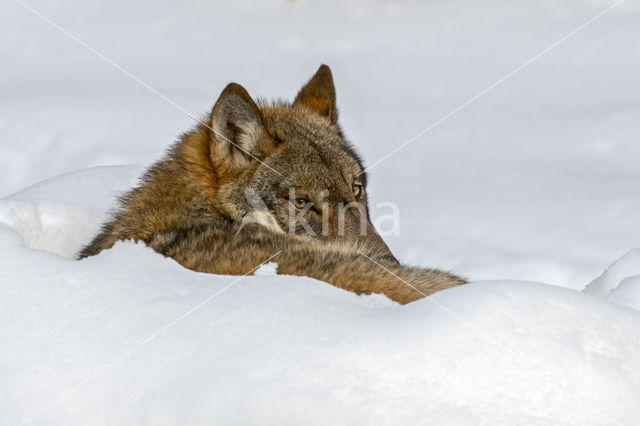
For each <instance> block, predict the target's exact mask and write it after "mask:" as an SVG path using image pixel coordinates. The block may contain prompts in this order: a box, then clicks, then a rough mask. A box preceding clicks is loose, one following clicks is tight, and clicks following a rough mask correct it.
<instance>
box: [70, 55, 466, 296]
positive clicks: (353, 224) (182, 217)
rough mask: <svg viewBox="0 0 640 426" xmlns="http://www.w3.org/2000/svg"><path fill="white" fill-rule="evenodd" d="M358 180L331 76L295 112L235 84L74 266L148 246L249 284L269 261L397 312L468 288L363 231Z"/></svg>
mask: <svg viewBox="0 0 640 426" xmlns="http://www.w3.org/2000/svg"><path fill="white" fill-rule="evenodd" d="M363 170H364V168H363V166H362V163H361V161H360V159H359V157H358V156H357V155H356V153H355V151H354V150H353V148H351V146H350V145H349V144H348V143H347V142H346V141H345V139H344V137H343V134H342V131H341V130H340V128H339V126H338V112H337V108H336V96H335V88H334V84H333V78H332V75H331V71H330V70H329V67H327V66H326V65H323V66H321V67H320V68H319V70H318V71H317V72H316V74H315V75H314V77H313V78H312V79H311V80H310V81H309V82H308V83H307V84H306V85H305V86H304V87H303V88H302V90H301V91H300V92H299V93H298V96H297V97H296V99H295V101H294V102H293V103H291V104H289V103H285V102H277V103H268V102H259V103H257V104H256V103H255V102H254V101H253V100H252V99H251V97H250V96H249V94H248V93H247V92H246V90H244V89H243V88H242V87H241V86H239V85H237V84H234V83H232V84H230V85H229V86H227V88H225V90H224V91H223V92H222V94H221V95H220V98H219V99H218V101H217V102H216V105H215V106H214V108H213V111H212V113H211V115H210V117H209V118H208V120H207V121H204V122H202V123H200V124H199V125H198V126H197V127H196V128H195V129H194V130H192V131H191V132H188V133H186V134H185V135H183V137H182V138H181V140H180V141H179V142H177V143H176V144H175V145H174V146H173V147H172V148H171V149H170V150H169V152H168V154H167V155H166V157H165V159H164V160H162V161H160V162H158V163H156V164H154V165H153V166H152V167H151V168H150V169H149V170H148V171H147V172H146V174H145V175H144V177H143V179H142V184H141V185H140V186H138V187H137V188H135V189H133V190H132V191H131V192H129V193H127V194H125V195H124V196H123V197H122V198H121V207H120V209H119V210H118V211H117V212H115V214H114V216H113V218H112V220H111V221H109V222H107V223H106V224H105V225H103V228H102V230H101V232H100V233H99V235H98V236H96V237H95V239H94V240H93V241H92V242H91V243H90V244H89V245H87V246H86V247H85V248H84V249H83V250H82V251H81V252H80V254H79V258H84V257H87V256H93V255H96V254H98V253H100V252H101V251H102V250H105V249H108V248H111V247H112V246H113V245H114V244H115V243H116V242H117V241H120V240H134V241H143V242H145V243H146V244H147V245H148V246H150V247H151V248H153V249H154V250H156V251H158V252H159V253H162V254H163V255H165V256H169V257H172V258H174V259H175V260H176V261H178V262H179V263H180V264H182V265H183V266H185V267H187V268H189V269H193V270H196V271H201V272H209V273H217V274H235V275H244V274H248V273H252V272H253V270H255V269H256V268H257V266H258V265H260V264H261V263H262V262H264V261H266V260H267V259H271V261H273V262H276V263H277V264H278V268H277V271H278V273H280V274H289V275H299V276H309V277H313V278H317V279H320V280H323V281H326V282H329V283H331V284H333V285H335V286H337V287H340V288H344V289H346V290H350V291H353V292H355V293H358V294H370V293H383V294H385V295H387V296H388V297H389V298H391V299H393V300H395V301H397V302H399V303H408V302H411V301H413V300H416V299H419V298H421V297H424V296H426V295H429V294H431V293H434V292H436V291H439V290H442V289H445V288H448V287H452V286H456V285H460V284H463V283H465V280H464V279H462V278H459V277H457V276H455V275H452V274H449V273H446V272H441V271H438V270H433V269H420V268H411V267H407V266H403V265H401V264H400V263H398V261H397V260H396V259H395V257H394V256H393V254H392V253H391V251H390V250H389V248H388V247H387V246H386V244H385V243H384V241H383V240H382V238H381V237H380V236H379V235H378V233H377V232H376V231H375V228H374V227H373V225H372V224H371V222H370V220H369V213H368V207H367V197H366V174H364V173H363ZM300 200H302V201H300ZM294 201H295V202H294ZM296 202H297V203H299V204H304V207H303V208H300V206H298V205H297V204H296ZM256 203H257V204H256ZM305 203H306V204H305ZM346 204H348V205H349V206H351V207H350V208H348V209H346V211H345V210H340V209H339V206H341V205H346ZM292 218H294V219H295V220H292Z"/></svg>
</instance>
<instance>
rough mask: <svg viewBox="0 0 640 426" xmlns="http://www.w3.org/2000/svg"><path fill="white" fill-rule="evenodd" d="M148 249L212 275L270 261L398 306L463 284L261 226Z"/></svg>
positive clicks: (199, 230) (207, 230) (203, 231)
mask: <svg viewBox="0 0 640 426" xmlns="http://www.w3.org/2000/svg"><path fill="white" fill-rule="evenodd" d="M149 246H151V247H152V248H153V249H154V250H156V251H158V252H160V253H162V254H164V255H165V256H169V257H172V258H174V259H175V260H177V261H178V262H179V263H180V264H182V265H183V266H185V267H187V268H189V269H193V270H195V271H199V272H208V273H215V274H230V275H243V274H250V273H252V272H253V270H254V269H256V268H257V266H258V265H260V263H261V262H265V261H266V260H268V259H270V261H273V262H276V263H277V264H278V269H277V271H278V273H280V274H286V275H298V276H307V277H312V278H316V279H319V280H322V281H325V282H328V283H330V284H333V285H335V286H336V287H340V288H343V289H345V290H349V291H352V292H354V293H357V294H371V293H383V294H385V295H386V296H387V297H389V298H390V299H393V300H395V301H396V302H399V303H402V304H405V303H409V302H411V301H414V300H417V299H420V298H422V297H424V296H428V295H429V294H432V293H435V292H437V291H439V290H443V289H445V288H449V287H454V286H457V285H460V284H464V283H465V282H466V281H465V280H464V279H462V278H460V277H457V276H455V275H452V274H449V273H446V272H442V271H438V270H434V269H421V268H413V267H408V266H404V265H401V264H399V263H397V262H395V261H393V260H389V259H385V258H379V259H371V258H369V257H367V256H365V255H363V254H362V253H360V252H359V251H358V249H357V247H355V246H354V245H352V244H351V245H346V244H345V245H338V244H324V243H321V242H319V241H318V240H309V239H304V238H300V237H296V236H289V235H286V234H277V233H273V232H270V231H267V230H265V229H264V228H262V227H260V226H253V227H246V228H244V229H243V230H242V231H241V232H238V233H235V232H229V230H228V229H223V228H218V227H214V226H200V227H194V228H190V229H185V230H176V231H171V232H166V233H160V234H158V235H157V236H156V237H155V238H153V239H152V240H151V241H150V242H149Z"/></svg>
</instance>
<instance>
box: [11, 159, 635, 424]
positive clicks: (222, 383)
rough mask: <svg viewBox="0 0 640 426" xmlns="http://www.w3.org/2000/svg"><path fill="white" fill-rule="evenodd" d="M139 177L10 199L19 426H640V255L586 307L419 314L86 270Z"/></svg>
mask: <svg viewBox="0 0 640 426" xmlns="http://www.w3.org/2000/svg"><path fill="white" fill-rule="evenodd" d="M139 172H140V169H139V168H133V167H100V168H95V169H88V170H83V171H79V172H74V173H70V174H67V175H63V176H60V177H57V178H54V179H50V180H48V181H45V182H43V183H41V184H38V185H36V186H33V187H31V188H28V189H26V190H24V191H22V192H20V193H17V194H14V195H12V196H10V197H7V198H5V199H2V200H0V252H1V253H2V256H1V257H0V348H2V349H1V350H0V389H1V393H2V395H3V398H1V399H0V418H1V419H3V420H2V423H3V424H21V423H22V422H27V424H42V425H58V424H59V425H73V424H78V425H80V424H95V425H101V424H154V425H163V424H166V425H175V424H193V425H200V424H202V425H205V424H207V425H208V424H212V423H215V424H260V425H264V424H274V425H282V424H318V425H326V424H337V425H339V424H376V425H380V424H389V425H399V424H425V423H429V424H447V425H451V424H454V425H455V424H492V425H495V424H509V425H514V424H540V425H549V424H563V425H568V424H575V425H587V424H599V425H600V424H635V423H637V421H638V419H639V418H640V405H639V404H638V401H640V312H639V311H638V310H637V309H640V256H639V255H638V252H637V251H635V252H631V253H630V254H628V255H626V256H625V257H623V258H622V259H621V260H620V261H618V262H616V263H615V264H613V265H612V266H611V268H609V270H607V271H606V272H605V273H604V274H603V275H602V277H600V278H599V279H597V280H596V281H594V282H593V283H592V284H591V285H590V286H588V287H587V289H586V290H585V292H582V293H581V292H577V291H574V290H569V289H565V288H560V287H555V286H551V285H546V284H539V283H531V282H516V281H488V282H478V283H473V284H470V285H467V286H463V287H459V288H454V289H450V290H447V291H443V292H440V293H438V294H436V295H434V297H433V298H429V299H423V300H421V301H418V302H415V303H412V304H410V305H407V306H400V305H397V304H395V303H393V302H391V301H389V300H388V299H386V298H385V297H383V296H380V295H373V296H366V297H360V296H357V295H354V294H351V293H348V292H345V291H343V290H340V289H337V288H335V287H332V286H331V285H328V284H325V283H323V282H319V281H316V280H312V279H305V278H299V277H287V276H277V275H273V273H272V272H271V271H272V269H270V268H268V267H263V268H262V269H261V270H260V273H259V274H257V275H256V276H247V277H233V276H216V275H208V274H199V273H195V272H192V271H189V270H186V269H184V268H182V267H181V266H180V265H178V264H177V263H176V262H174V261H172V260H171V259H166V258H163V257H162V256H160V255H158V254H156V253H155V252H153V251H152V250H150V249H148V248H147V247H145V246H144V245H140V244H133V243H130V242H126V243H119V244H117V245H116V246H115V247H114V248H113V249H111V250H108V251H106V252H104V253H102V254H101V255H99V256H97V257H94V258H89V259H85V260H83V261H80V262H78V261H75V260H73V254H74V253H75V252H76V251H77V250H78V248H79V247H80V246H81V245H82V244H84V243H86V242H87V241H88V240H89V239H90V238H91V236H92V235H93V233H94V232H95V231H96V230H97V227H98V226H99V224H100V222H101V221H102V220H103V219H104V218H105V217H106V214H107V211H108V210H109V209H110V208H112V207H113V202H114V199H115V196H116V195H117V194H119V193H120V192H121V191H123V190H126V189H127V188H129V187H130V186H131V185H133V184H135V182H136V176H137V175H138V174H139ZM381 273H382V272H381ZM623 305H624V306H623ZM633 308H635V309H633Z"/></svg>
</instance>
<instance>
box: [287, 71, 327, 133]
mask: <svg viewBox="0 0 640 426" xmlns="http://www.w3.org/2000/svg"><path fill="white" fill-rule="evenodd" d="M293 104H294V105H304V106H306V107H307V108H310V109H312V110H314V111H315V112H317V113H318V114H320V115H322V116H323V117H326V118H328V119H329V121H330V122H331V124H336V123H337V122H338V109H337V107H336V88H335V86H334V85H333V76H332V75H331V69H330V68H329V67H328V66H326V65H320V68H318V71H316V73H315V75H314V76H313V77H312V78H311V80H309V82H308V83H307V84H305V86H304V87H303V88H302V89H300V92H299V93H298V96H296V99H295V101H293Z"/></svg>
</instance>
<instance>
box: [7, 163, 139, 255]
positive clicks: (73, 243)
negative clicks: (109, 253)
mask: <svg viewBox="0 0 640 426" xmlns="http://www.w3.org/2000/svg"><path fill="white" fill-rule="evenodd" d="M141 172H142V169H141V168H139V167H132V166H111V167H108V166H105V167H95V168H91V169H85V170H79V171H76V172H71V173H67V174H64V175H61V176H57V177H55V178H52V179H48V180H45V181H44V182H41V183H39V184H37V185H34V186H31V187H29V188H26V189H24V190H22V191H20V192H18V193H16V194H13V195H10V196H8V197H6V198H3V199H0V225H5V226H8V227H10V228H12V229H14V230H15V231H16V232H17V233H18V234H19V235H20V236H21V237H22V239H23V241H24V244H25V245H26V246H27V247H30V248H34V249H39V250H46V251H50V252H53V253H56V254H59V255H60V256H64V257H67V258H73V257H74V256H75V255H76V253H77V252H78V251H79V250H80V248H81V247H82V246H83V245H84V244H86V243H87V242H89V241H90V240H91V238H92V237H93V236H94V235H95V234H96V231H97V230H98V227H99V225H100V224H101V223H102V222H103V221H104V220H105V219H106V217H107V212H108V211H109V210H110V209H111V208H113V207H115V199H116V196H117V195H118V194H120V193H122V192H123V191H126V190H128V189H129V188H131V187H132V186H133V185H135V183H136V182H137V180H136V177H137V176H138V175H140V173H141Z"/></svg>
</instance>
